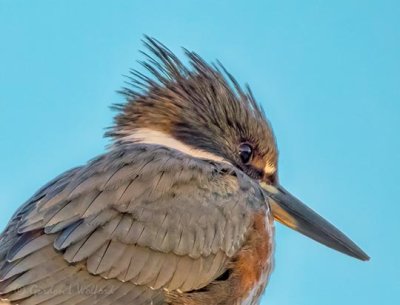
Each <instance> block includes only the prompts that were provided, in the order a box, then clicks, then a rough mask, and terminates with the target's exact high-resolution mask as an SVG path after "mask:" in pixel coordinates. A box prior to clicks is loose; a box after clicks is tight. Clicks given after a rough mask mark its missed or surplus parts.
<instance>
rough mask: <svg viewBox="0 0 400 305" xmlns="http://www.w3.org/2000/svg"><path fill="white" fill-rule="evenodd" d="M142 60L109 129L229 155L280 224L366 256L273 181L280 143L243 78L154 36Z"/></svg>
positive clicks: (221, 157) (117, 136)
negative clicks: (140, 69)
mask: <svg viewBox="0 0 400 305" xmlns="http://www.w3.org/2000/svg"><path fill="white" fill-rule="evenodd" d="M144 44H145V46H146V47H147V49H148V50H149V54H147V53H144V55H145V56H146V57H147V60H146V61H144V62H141V63H142V65H143V66H144V67H145V68H146V69H147V70H148V71H149V72H150V76H148V75H146V74H142V73H141V72H138V71H136V70H132V71H131V74H130V75H129V76H128V78H129V80H130V81H129V84H130V86H129V88H124V89H123V90H122V91H121V92H122V93H123V94H124V95H125V96H126V98H127V103H124V104H121V105H116V106H115V108H116V109H117V110H118V111H119V113H118V114H117V116H116V117H115V124H114V126H113V127H112V128H111V129H110V130H109V131H108V132H107V135H108V136H111V137H112V138H114V140H115V141H116V142H117V143H119V142H125V141H129V142H131V141H136V142H141V143H148V144H159V145H163V146H167V147H171V148H174V149H177V150H179V151H182V152H184V153H187V154H189V155H192V156H194V157H196V158H201V159H209V160H214V161H218V162H227V163H230V164H232V165H233V166H235V167H237V168H238V169H240V170H241V171H242V172H244V173H245V174H246V175H248V176H249V177H250V178H252V179H253V180H255V181H257V182H258V183H259V184H260V186H261V187H262V189H263V190H264V192H265V193H266V194H267V196H268V198H269V203H270V206H271V209H272V213H273V216H274V218H275V219H276V220H278V221H279V222H281V223H283V224H284V225H286V226H288V227H290V228H292V229H294V230H296V231H299V232H300V233H302V234H304V235H306V236H308V237H310V238H312V239H314V240H316V241H318V242H320V243H322V244H324V245H326V246H328V247H330V248H333V249H335V250H338V251H340V252H343V253H345V254H348V255H350V256H353V257H356V258H358V259H361V260H368V259H369V257H368V256H367V255H366V254H365V253H364V252H363V251H362V250H361V249H360V248H359V247H358V246H357V245H356V244H354V243H353V242H352V241H351V240H350V239H349V238H348V237H346V236H345V235H344V234H343V233H341V232H340V231H339V230H338V229H337V228H335V227H334V226H333V225H332V224H330V223H329V222H328V221H327V220H325V219H324V218H322V217H321V216H319V215H318V214H317V213H316V212H314V211H313V210H311V209H310V208H308V207H307V206H306V205H304V204H303V203H302V202H301V201H300V200H298V199H297V198H296V197H294V196H293V195H291V194H290V193H289V192H288V191H286V190H285V189H284V188H283V187H282V186H281V185H280V184H279V182H278V149H277V145H276V141H275V137H274V134H273V131H272V128H271V126H270V124H269V122H268V120H267V118H266V116H265V114H264V111H263V110H262V108H261V107H260V106H259V104H257V102H256V101H255V99H254V97H253V94H252V93H251V90H250V88H249V87H248V86H246V88H245V89H243V88H241V86H240V85H239V84H238V83H237V81H236V80H235V79H234V78H233V76H232V75H231V74H230V73H229V72H227V71H226V70H225V68H224V67H223V66H222V65H221V64H220V63H218V64H213V65H210V64H208V63H206V62H205V61H204V60H203V59H202V58H201V57H199V56H198V55H197V54H196V53H193V52H190V51H188V50H185V54H186V56H187V58H188V60H189V64H188V65H185V64H183V63H182V62H181V61H180V60H179V59H178V58H177V57H176V56H175V55H174V54H173V53H172V52H171V51H170V50H169V49H168V48H166V47H165V46H164V45H162V44H161V43H160V42H158V41H157V40H155V39H153V38H149V37H146V38H145V40H144Z"/></svg>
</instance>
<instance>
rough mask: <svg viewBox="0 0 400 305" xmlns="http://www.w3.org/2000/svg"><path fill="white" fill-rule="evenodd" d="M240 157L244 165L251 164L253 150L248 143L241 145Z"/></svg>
mask: <svg viewBox="0 0 400 305" xmlns="http://www.w3.org/2000/svg"><path fill="white" fill-rule="evenodd" d="M239 155H240V159H241V160H242V162H243V163H244V164H247V163H249V162H250V160H251V157H252V155H253V148H252V147H251V146H250V145H249V144H247V143H243V144H240V146H239Z"/></svg>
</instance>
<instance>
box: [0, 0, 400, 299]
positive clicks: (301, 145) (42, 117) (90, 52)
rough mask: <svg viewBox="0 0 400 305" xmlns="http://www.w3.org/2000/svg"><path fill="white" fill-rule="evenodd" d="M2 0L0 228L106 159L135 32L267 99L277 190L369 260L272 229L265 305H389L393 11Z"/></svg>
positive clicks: (343, 5)
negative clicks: (48, 186)
mask: <svg viewBox="0 0 400 305" xmlns="http://www.w3.org/2000/svg"><path fill="white" fill-rule="evenodd" d="M329 2H330V3H328V1H252V2H250V1H248V2H246V3H245V1H236V2H234V1H215V0H214V1H205V0H201V1H158V2H155V1H99V0H96V1H71V0H68V1H17V0H9V1H4V0H0V145H1V146H0V148H1V149H0V207H1V214H0V226H1V228H3V227H4V226H5V225H6V222H7V220H8V219H9V218H10V216H11V214H12V213H13V211H15V210H16V208H17V207H18V206H19V205H20V204H21V203H22V202H23V201H24V200H26V199H27V198H28V197H29V196H30V195H31V194H32V193H33V192H34V191H35V190H36V189H37V188H39V187H40V186H41V185H43V184H44V183H45V182H46V181H48V180H49V179H51V178H53V177H54V176H55V175H57V174H59V173H60V172H62V171H64V170H66V169H68V168H70V167H73V166H76V165H78V164H82V163H84V162H86V160H88V159H90V158H92V157H94V156H95V155H97V154H99V153H101V152H103V150H104V146H105V145H106V144H107V143H108V142H107V140H105V139H103V138H102V134H103V132H104V127H106V126H109V125H110V123H111V118H112V115H113V113H112V112H111V111H110V110H109V109H108V106H109V105H110V104H111V103H114V102H120V101H121V97H120V96H118V95H117V94H116V93H115V91H116V90H118V89H119V88H120V87H121V86H122V85H123V82H124V78H123V77H122V74H126V73H127V72H128V69H129V68H130V67H133V68H138V67H139V65H138V64H137V63H136V62H135V60H137V59H143V56H141V55H140V54H139V52H138V50H139V49H142V45H141V42H140V39H141V38H142V37H143V36H142V35H143V34H148V35H151V36H154V37H156V38H158V39H159V40H161V41H162V42H164V43H165V44H167V45H168V46H169V47H170V48H171V49H172V50H173V51H175V52H177V53H178V54H180V55H181V54H182V53H181V50H180V46H185V47H187V48H189V49H191V50H195V51H197V52H198V53H200V54H201V55H202V56H204V57H205V58H206V59H208V60H214V59H216V58H218V59H220V60H221V61H222V62H223V63H224V64H225V66H226V67H227V68H228V69H229V70H230V71H231V72H232V73H233V74H234V75H235V76H236V77H237V78H238V80H239V81H240V82H241V83H244V82H248V83H249V84H250V85H251V87H252V89H253V91H254V94H255V96H256V98H257V99H258V101H259V102H260V103H262V104H263V106H264V108H265V110H266V112H267V115H268V116H269V118H270V120H271V122H272V124H273V127H274V129H275V132H276V136H277V139H278V144H279V148H280V180H281V182H282V184H284V185H285V186H286V187H287V188H288V189H290V190H291V191H292V192H293V193H295V194H297V196H298V197H300V198H301V199H303V201H305V202H306V203H308V204H309V205H310V206H312V207H313V208H314V209H316V210H317V211H318V212H320V213H321V214H322V215H324V216H325V217H327V218H328V219H330V220H331V221H332V222H334V223H335V224H336V225H337V226H338V227H340V228H341V229H343V231H345V232H346V233H347V234H349V235H350V236H351V237H352V238H353V239H354V240H355V241H357V242H358V243H359V244H360V245H361V246H362V247H363V248H364V249H365V250H366V251H367V252H368V254H369V255H370V256H371V257H372V260H371V261H370V262H368V263H363V262H359V261H356V260H354V259H351V258H348V257H346V256H344V255H340V254H338V253H336V252H334V251H331V250H329V249H327V248H325V247H323V246H320V245H319V244H317V243H315V242H313V241H310V240H308V239H306V238H304V237H303V236H300V235H299V234H297V233H294V232H292V231H290V230H289V229H286V228H284V227H282V226H281V225H277V234H276V243H277V251H276V267H275V272H274V274H273V275H272V278H271V281H270V285H269V287H268V288H267V290H266V293H265V295H264V298H263V302H262V304H279V305H280V304H282V305H286V304H290V305H294V304H295V305H301V304H304V305H314V304H315V305H323V304H324V305H329V304H332V305H333V304H335V305H336V304H400V263H399V256H400V238H399V234H400V225H399V223H400V221H399V212H400V204H399V191H400V187H399V178H400V174H399V173H400V167H399V161H400V153H399V150H400V140H399V138H400V137H399V134H398V133H399V129H400V123H399V121H400V101H399V99H400V89H399V88H400V72H399V71H400V55H399V54H400V21H399V20H400V18H399V16H400V5H399V2H398V1H329Z"/></svg>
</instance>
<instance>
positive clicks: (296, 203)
mask: <svg viewBox="0 0 400 305" xmlns="http://www.w3.org/2000/svg"><path fill="white" fill-rule="evenodd" d="M261 187H262V188H263V189H264V190H265V191H266V192H267V193H268V198H269V199H270V200H269V202H270V206H271V209H272V214H273V216H274V218H275V219H276V220H278V221H279V222H280V223H282V224H284V225H286V226H288V227H290V228H292V229H293V230H296V231H298V232H300V233H301V234H304V235H305V236H308V237H310V238H312V239H314V240H316V241H317V242H319V243H321V244H323V245H325V246H328V247H329V248H332V249H335V250H337V251H340V252H342V253H344V254H347V255H350V256H352V257H355V258H358V259H360V260H363V261H367V260H369V256H368V255H367V254H366V253H365V252H364V251H363V250H361V249H360V248H359V247H358V246H357V245H356V244H355V243H354V242H352V241H351V240H350V239H349V238H348V237H347V236H346V235H344V234H343V233H342V232H340V231H339V230H338V229H337V228H335V227H334V226H333V225H332V224H331V223H329V222H328V221H327V220H325V219H324V218H322V217H321V216H319V215H318V214H317V213H316V212H314V211H313V210H311V209H310V208H309V207H307V206H306V205H305V204H304V203H302V202H301V201H300V200H299V199H297V198H296V197H294V196H293V195H291V194H290V193H289V192H288V191H286V190H285V189H284V188H283V187H282V186H280V185H277V186H273V185H268V184H266V183H264V182H261Z"/></svg>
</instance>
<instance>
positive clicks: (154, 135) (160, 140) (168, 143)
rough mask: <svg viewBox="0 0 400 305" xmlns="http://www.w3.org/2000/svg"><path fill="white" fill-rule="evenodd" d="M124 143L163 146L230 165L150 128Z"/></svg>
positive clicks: (141, 130)
mask: <svg viewBox="0 0 400 305" xmlns="http://www.w3.org/2000/svg"><path fill="white" fill-rule="evenodd" d="M123 141H126V142H135V143H143V144H156V145H162V146H165V147H169V148H173V149H176V150H179V151H180V152H183V153H185V154H187V155H190V156H192V157H195V158H198V159H207V160H213V161H217V162H224V163H229V162H228V161H227V160H225V159H224V158H222V157H219V156H217V155H214V154H213V153H209V152H207V151H204V150H201V149H197V148H194V147H192V146H190V145H186V144H184V143H182V142H181V141H179V140H177V139H175V138H173V137H172V136H170V135H168V134H166V133H164V132H162V131H158V130H153V129H150V128H139V129H137V130H136V131H135V132H133V133H131V134H129V135H127V136H126V137H124V138H123Z"/></svg>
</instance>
